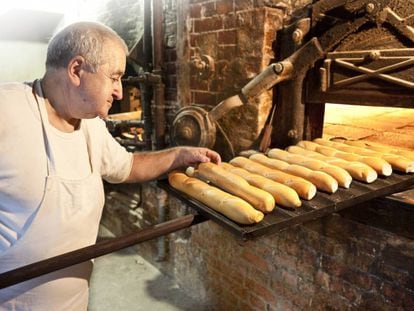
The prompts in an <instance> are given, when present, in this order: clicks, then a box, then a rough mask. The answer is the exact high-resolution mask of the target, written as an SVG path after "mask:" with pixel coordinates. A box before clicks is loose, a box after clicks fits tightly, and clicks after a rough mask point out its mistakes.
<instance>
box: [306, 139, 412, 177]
mask: <svg viewBox="0 0 414 311" xmlns="http://www.w3.org/2000/svg"><path fill="white" fill-rule="evenodd" d="M314 141H315V142H316V143H318V144H321V145H324V146H329V147H333V148H335V149H337V150H340V151H344V152H349V153H354V154H358V155H360V156H361V157H363V158H365V157H371V159H372V158H377V159H381V160H383V161H384V162H385V163H388V165H389V166H390V167H391V169H389V171H390V172H389V174H388V175H387V174H385V173H380V172H378V171H377V172H378V173H379V174H382V175H384V176H389V175H391V173H392V169H394V170H396V171H399V172H403V173H413V172H414V161H412V160H410V159H407V158H406V157H403V156H399V155H396V154H391V153H381V152H377V151H372V150H369V149H367V148H361V147H354V146H349V145H346V144H343V143H338V142H333V141H328V140H325V139H320V138H318V139H315V140H314ZM370 161H371V160H368V162H366V163H367V164H368V165H370V164H369V162H370ZM374 169H375V168H374Z"/></svg>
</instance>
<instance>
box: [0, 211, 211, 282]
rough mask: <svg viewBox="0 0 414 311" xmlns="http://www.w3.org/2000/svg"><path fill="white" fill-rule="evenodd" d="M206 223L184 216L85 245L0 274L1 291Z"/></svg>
mask: <svg viewBox="0 0 414 311" xmlns="http://www.w3.org/2000/svg"><path fill="white" fill-rule="evenodd" d="M205 220H206V218H204V217H202V216H199V215H186V216H183V217H180V218H176V219H173V220H169V221H166V222H164V223H160V224H157V225H154V226H151V227H149V228H146V229H142V230H140V231H138V232H132V233H129V234H126V235H124V236H121V237H116V238H113V239H109V240H105V241H102V242H99V243H97V244H95V245H91V246H87V247H84V248H81V249H78V250H74V251H72V252H68V253H65V254H62V255H58V256H55V257H52V258H48V259H45V260H42V261H39V262H35V263H32V264H29V265H27V266H23V267H20V268H17V269H14V270H11V271H8V272H5V273H2V274H0V289H1V288H5V287H9V286H11V285H14V284H17V283H20V282H23V281H27V280H30V279H33V278H35V277H38V276H41V275H44V274H47V273H50V272H54V271H57V270H60V269H63V268H67V267H70V266H73V265H76V264H78V263H81V262H84V261H88V260H90V259H93V258H96V257H100V256H103V255H106V254H109V253H112V252H116V251H118V250H121V249H124V248H127V247H129V246H132V245H135V244H138V243H142V242H145V241H149V240H151V239H154V238H157V237H160V236H164V235H166V234H170V233H173V232H176V231H178V230H181V229H184V228H188V227H191V226H193V225H196V224H198V223H200V222H203V221H205Z"/></svg>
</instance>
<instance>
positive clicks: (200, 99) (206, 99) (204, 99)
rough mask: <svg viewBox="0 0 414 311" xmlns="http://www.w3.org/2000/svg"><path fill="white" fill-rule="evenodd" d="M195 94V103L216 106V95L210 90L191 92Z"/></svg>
mask: <svg viewBox="0 0 414 311" xmlns="http://www.w3.org/2000/svg"><path fill="white" fill-rule="evenodd" d="M191 93H192V95H193V101H192V102H193V103H195V104H198V105H206V106H215V105H216V103H217V101H216V95H215V94H211V93H210V92H191Z"/></svg>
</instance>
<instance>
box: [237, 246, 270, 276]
mask: <svg viewBox="0 0 414 311" xmlns="http://www.w3.org/2000/svg"><path fill="white" fill-rule="evenodd" d="M242 258H244V259H245V260H246V261H247V262H248V263H250V264H251V265H253V266H255V267H256V268H257V269H259V270H261V271H263V272H265V271H268V270H269V263H268V262H267V260H265V259H264V258H262V257H260V256H257V254H256V253H253V252H251V251H250V250H248V249H245V250H244V251H243V253H242Z"/></svg>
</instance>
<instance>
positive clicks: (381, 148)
mask: <svg viewBox="0 0 414 311" xmlns="http://www.w3.org/2000/svg"><path fill="white" fill-rule="evenodd" d="M333 141H336V142H342V143H344V144H347V145H350V146H354V147H361V148H367V149H370V150H372V151H377V152H381V153H391V154H396V155H400V156H403V157H405V158H407V159H410V160H412V161H413V160H414V151H413V150H410V149H406V148H403V147H396V146H390V145H385V144H381V143H378V142H372V141H368V140H348V139H344V138H342V139H339V138H335V139H333Z"/></svg>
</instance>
